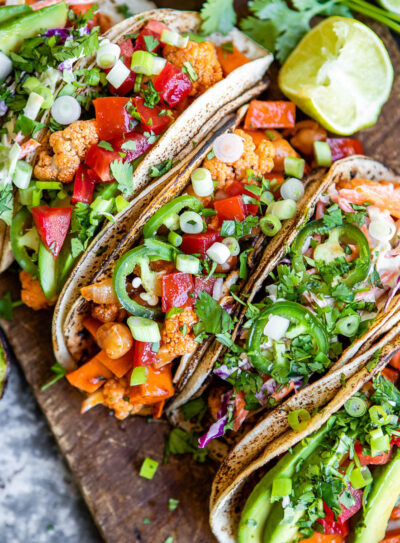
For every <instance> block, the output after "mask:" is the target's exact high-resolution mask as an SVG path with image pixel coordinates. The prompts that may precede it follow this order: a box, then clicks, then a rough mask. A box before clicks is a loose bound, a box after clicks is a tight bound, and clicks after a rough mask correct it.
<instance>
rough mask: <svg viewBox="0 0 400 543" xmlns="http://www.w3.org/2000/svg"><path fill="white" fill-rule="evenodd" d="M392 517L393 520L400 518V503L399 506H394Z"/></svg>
mask: <svg viewBox="0 0 400 543" xmlns="http://www.w3.org/2000/svg"><path fill="white" fill-rule="evenodd" d="M390 519H391V520H399V519H400V505H398V506H397V507H393V511H392V512H391V513H390Z"/></svg>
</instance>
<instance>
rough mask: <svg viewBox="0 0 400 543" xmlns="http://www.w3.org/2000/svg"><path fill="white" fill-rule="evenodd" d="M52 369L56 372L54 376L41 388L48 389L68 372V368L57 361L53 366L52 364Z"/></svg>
mask: <svg viewBox="0 0 400 543" xmlns="http://www.w3.org/2000/svg"><path fill="white" fill-rule="evenodd" d="M51 371H52V372H53V373H54V377H52V378H51V379H50V381H48V382H47V383H46V384H44V385H43V386H42V387H41V389H40V390H47V389H48V388H49V387H51V386H52V385H54V383H56V382H57V381H59V380H60V379H62V378H63V377H64V376H65V374H66V373H67V370H66V369H65V368H64V366H62V365H61V364H60V362H56V363H55V364H54V365H53V366H51Z"/></svg>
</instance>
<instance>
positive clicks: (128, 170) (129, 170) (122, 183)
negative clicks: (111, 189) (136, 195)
mask: <svg viewBox="0 0 400 543" xmlns="http://www.w3.org/2000/svg"><path fill="white" fill-rule="evenodd" d="M110 169H111V173H112V175H113V177H114V178H115V180H116V181H117V183H118V188H119V190H120V191H121V192H122V193H124V194H127V195H128V196H129V195H131V194H133V167H132V164H129V163H128V162H122V161H121V160H114V161H113V162H111V164H110Z"/></svg>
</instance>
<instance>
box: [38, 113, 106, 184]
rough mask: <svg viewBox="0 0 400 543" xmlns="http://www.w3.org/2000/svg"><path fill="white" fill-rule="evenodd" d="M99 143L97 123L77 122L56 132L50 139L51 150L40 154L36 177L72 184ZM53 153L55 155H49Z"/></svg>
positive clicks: (93, 121)
mask: <svg viewBox="0 0 400 543" xmlns="http://www.w3.org/2000/svg"><path fill="white" fill-rule="evenodd" d="M98 141H99V136H98V134H97V127H96V121H95V120H94V119H92V120H90V121H75V122H73V123H72V124H70V125H69V126H68V127H67V128H65V129H64V130H60V131H58V132H54V133H53V134H52V135H51V136H50V139H49V144H50V149H48V150H46V151H41V152H40V153H39V160H38V163H37V164H36V166H35V171H34V174H35V177H37V178H38V179H41V180H44V181H47V180H49V179H57V181H61V182H62V183H70V182H71V181H72V180H73V178H74V176H75V173H76V171H77V169H78V167H79V164H80V163H81V162H82V160H83V159H84V158H85V156H86V153H87V151H88V149H89V147H91V146H92V145H94V144H95V143H97V142H98ZM49 151H50V152H51V151H53V153H54V154H49Z"/></svg>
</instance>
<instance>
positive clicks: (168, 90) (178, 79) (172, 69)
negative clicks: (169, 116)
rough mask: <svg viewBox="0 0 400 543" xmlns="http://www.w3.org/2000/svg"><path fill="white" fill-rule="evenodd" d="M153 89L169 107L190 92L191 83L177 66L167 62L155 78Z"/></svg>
mask: <svg viewBox="0 0 400 543" xmlns="http://www.w3.org/2000/svg"><path fill="white" fill-rule="evenodd" d="M154 87H155V89H156V91H157V92H159V93H160V96H161V99H162V100H164V102H166V103H167V104H168V105H169V106H170V107H174V106H176V104H179V102H181V101H182V100H183V99H184V98H185V97H186V96H188V94H189V93H190V91H191V90H192V82H191V81H190V79H189V77H188V76H187V75H186V74H185V73H183V72H182V71H181V70H180V69H179V68H178V67H177V66H175V65H174V64H171V63H170V62H167V64H166V65H165V66H164V68H163V70H162V72H161V73H160V74H159V75H158V76H157V77H156V79H155V81H154Z"/></svg>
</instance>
